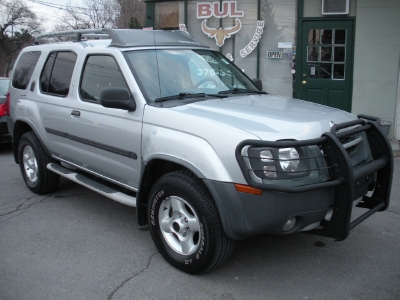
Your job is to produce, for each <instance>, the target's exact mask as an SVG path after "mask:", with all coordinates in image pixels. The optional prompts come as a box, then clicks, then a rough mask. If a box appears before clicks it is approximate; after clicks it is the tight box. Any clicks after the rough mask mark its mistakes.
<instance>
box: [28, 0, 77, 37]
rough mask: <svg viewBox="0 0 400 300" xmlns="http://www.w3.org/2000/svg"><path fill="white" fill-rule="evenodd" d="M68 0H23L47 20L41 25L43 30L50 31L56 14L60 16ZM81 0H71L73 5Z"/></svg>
mask: <svg viewBox="0 0 400 300" xmlns="http://www.w3.org/2000/svg"><path fill="white" fill-rule="evenodd" d="M68 2H69V1H68V0H25V3H26V5H27V6H29V7H30V8H31V9H32V11H33V12H34V13H36V15H37V16H41V17H45V18H46V19H47V20H48V21H47V22H46V23H45V24H44V25H43V27H44V29H45V30H44V31H45V32H49V31H52V29H53V27H54V23H55V22H56V21H57V16H61V15H62V14H63V12H64V10H63V8H65V6H66V5H67V3H68ZM82 3H83V0H72V1H71V4H72V5H73V6H79V5H80V4H82Z"/></svg>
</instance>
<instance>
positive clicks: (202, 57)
mask: <svg viewBox="0 0 400 300" xmlns="http://www.w3.org/2000/svg"><path fill="white" fill-rule="evenodd" d="M125 57H126V59H127V61H128V62H129V63H130V66H131V68H132V70H133V73H134V74H135V77H136V79H137V80H138V81H139V84H140V85H141V87H142V88H143V89H144V90H145V93H146V96H147V99H148V101H150V102H154V101H157V100H158V99H161V98H165V97H170V96H175V95H183V94H198V93H204V94H218V93H219V92H222V93H229V92H230V91H232V92H238V91H258V89H257V87H256V86H255V85H254V83H253V82H252V81H251V80H250V79H249V78H248V77H247V76H246V75H244V74H243V73H242V72H241V71H240V70H239V69H238V68H237V67H236V66H235V65H233V64H232V63H231V62H230V61H229V60H228V59H227V58H226V57H224V56H223V55H221V54H220V53H219V52H216V51H211V50H189V49H184V50H139V51H130V52H125Z"/></svg>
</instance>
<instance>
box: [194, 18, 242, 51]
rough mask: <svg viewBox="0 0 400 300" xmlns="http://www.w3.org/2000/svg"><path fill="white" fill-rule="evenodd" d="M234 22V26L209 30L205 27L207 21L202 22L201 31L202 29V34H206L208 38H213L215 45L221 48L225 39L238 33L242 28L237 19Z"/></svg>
mask: <svg viewBox="0 0 400 300" xmlns="http://www.w3.org/2000/svg"><path fill="white" fill-rule="evenodd" d="M235 20H236V23H235V26H233V27H230V28H225V29H224V28H218V29H217V28H209V27H207V25H206V23H207V20H203V22H202V23H201V29H203V32H204V33H205V34H207V36H209V37H210V38H213V37H215V41H216V42H217V45H218V46H220V47H221V46H222V45H223V44H224V42H225V39H226V38H230V37H231V36H232V35H234V34H235V33H236V32H238V31H239V30H240V28H242V23H241V22H240V20H239V19H235Z"/></svg>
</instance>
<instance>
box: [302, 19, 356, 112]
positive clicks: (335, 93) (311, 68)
mask: <svg viewBox="0 0 400 300" xmlns="http://www.w3.org/2000/svg"><path fill="white" fill-rule="evenodd" d="M302 25H303V29H302V36H301V46H300V47H301V52H300V56H301V67H300V69H299V68H298V69H297V70H298V71H299V70H300V72H301V73H300V74H298V75H297V76H296V97H298V98H300V99H304V100H308V101H311V102H315V103H319V104H324V105H328V106H332V107H336V108H340V109H343V110H346V111H350V110H351V92H352V78H353V72H352V71H353V43H354V42H353V35H354V31H353V21H352V20H345V21H304V22H303V24H302ZM299 75H300V76H299Z"/></svg>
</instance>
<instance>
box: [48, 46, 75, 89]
mask: <svg viewBox="0 0 400 300" xmlns="http://www.w3.org/2000/svg"><path fill="white" fill-rule="evenodd" d="M75 62H76V54H75V53H73V52H53V53H51V54H50V55H49V57H48V59H47V61H46V64H45V65H44V68H43V71H42V75H41V76H40V90H41V91H42V93H45V94H52V95H58V96H67V95H68V92H69V86H70V84H71V78H72V72H73V71H74V66H75Z"/></svg>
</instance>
